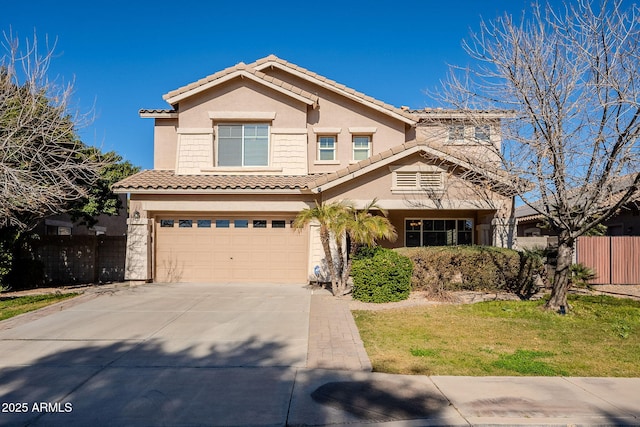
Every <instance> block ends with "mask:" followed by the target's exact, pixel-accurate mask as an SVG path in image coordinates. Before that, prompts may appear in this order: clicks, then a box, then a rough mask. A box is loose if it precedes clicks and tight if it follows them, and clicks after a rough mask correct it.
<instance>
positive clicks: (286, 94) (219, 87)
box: [114, 55, 513, 283]
mask: <svg viewBox="0 0 640 427" xmlns="http://www.w3.org/2000/svg"><path fill="white" fill-rule="evenodd" d="M164 99H165V100H166V101H167V102H168V103H169V104H170V106H171V108H170V109H166V110H141V111H140V116H141V117H143V118H151V119H153V120H154V122H155V128H154V169H153V170H146V171H142V172H140V173H138V174H136V175H134V176H131V177H129V178H127V179H125V180H123V181H121V182H119V183H117V184H116V185H115V186H114V190H115V191H117V192H120V193H129V194H130V209H129V212H130V218H129V221H128V243H127V266H126V278H127V279H129V280H145V281H150V280H153V281H157V282H165V281H182V282H185V281H189V282H231V283H237V282H258V281H260V282H283V283H284V282H286V283H304V282H307V281H308V280H315V275H314V267H316V266H320V269H321V271H322V267H323V265H324V264H323V252H322V249H321V246H320V241H319V236H318V229H317V227H315V226H313V225H311V226H310V227H308V228H307V229H305V230H302V231H298V230H294V229H292V220H293V219H294V217H295V216H296V214H297V213H298V212H300V211H301V210H302V209H304V208H306V207H310V206H313V205H314V203H316V202H322V201H337V200H345V199H347V200H349V201H351V202H352V203H354V204H355V205H356V206H364V205H365V204H367V203H369V202H370V201H371V200H372V199H373V198H377V199H378V204H379V205H381V206H382V207H383V208H385V209H387V210H388V211H389V217H390V219H391V221H392V223H393V224H394V225H395V227H396V229H397V232H398V236H399V238H398V240H397V241H396V242H393V243H392V242H383V244H384V245H385V246H389V247H400V246H419V245H455V244H482V245H496V246H510V245H511V233H512V225H513V223H512V222H510V218H511V216H512V206H513V197H512V195H511V191H510V188H511V187H510V181H509V179H508V178H507V177H505V175H504V174H502V173H501V172H500V171H499V169H498V168H497V167H496V164H497V162H496V160H497V157H496V154H495V153H496V152H499V150H500V119H501V118H502V117H504V114H502V113H500V112H478V113H474V114H475V116H474V117H475V118H476V119H475V120H473V121H472V122H470V121H469V120H468V117H469V114H468V112H459V111H451V110H442V109H425V110H410V109H408V108H406V107H402V108H396V107H393V106H391V105H388V104H386V103H384V102H381V101H379V100H376V99H374V98H371V97H369V96H367V95H364V94H362V93H359V92H357V91H355V90H353V89H350V88H348V87H345V86H344V85H341V84H339V83H337V82H335V81H332V80H329V79H327V78H326V77H323V76H320V75H318V74H316V73H314V72H312V71H309V70H306V69H304V68H301V67H299V66H297V65H294V64H292V63H289V62H287V61H284V60H282V59H280V58H277V57H276V56H273V55H271V56H268V57H266V58H262V59H259V60H258V61H256V62H254V63H251V64H244V63H239V64H237V65H235V66H233V67H230V68H227V69H225V70H222V71H219V72H217V73H215V74H212V75H210V76H208V77H205V78H203V79H201V80H198V81H196V82H194V83H191V84H189V85H187V86H184V87H181V88H179V89H176V90H174V91H171V92H169V93H167V94H166V95H164ZM478 118H480V119H478ZM470 123H473V124H472V125H471V124H470ZM322 274H324V273H321V275H322Z"/></svg>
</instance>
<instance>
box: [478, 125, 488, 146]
mask: <svg viewBox="0 0 640 427" xmlns="http://www.w3.org/2000/svg"><path fill="white" fill-rule="evenodd" d="M475 137H476V140H477V141H481V142H489V141H490V139H491V126H489V125H482V126H476V129H475Z"/></svg>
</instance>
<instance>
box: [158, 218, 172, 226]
mask: <svg viewBox="0 0 640 427" xmlns="http://www.w3.org/2000/svg"><path fill="white" fill-rule="evenodd" d="M160 227H173V220H172V219H161V220H160Z"/></svg>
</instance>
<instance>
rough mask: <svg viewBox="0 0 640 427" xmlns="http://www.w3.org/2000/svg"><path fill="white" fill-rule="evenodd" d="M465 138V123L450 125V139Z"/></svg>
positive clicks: (459, 139)
mask: <svg viewBox="0 0 640 427" xmlns="http://www.w3.org/2000/svg"><path fill="white" fill-rule="evenodd" d="M463 140H464V125H451V126H449V141H463Z"/></svg>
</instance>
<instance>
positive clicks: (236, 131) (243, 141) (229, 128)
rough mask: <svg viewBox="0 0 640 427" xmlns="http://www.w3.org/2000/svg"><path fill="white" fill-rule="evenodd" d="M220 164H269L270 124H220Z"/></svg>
mask: <svg viewBox="0 0 640 427" xmlns="http://www.w3.org/2000/svg"><path fill="white" fill-rule="evenodd" d="M218 166H269V125H265V124H244V125H218Z"/></svg>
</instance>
